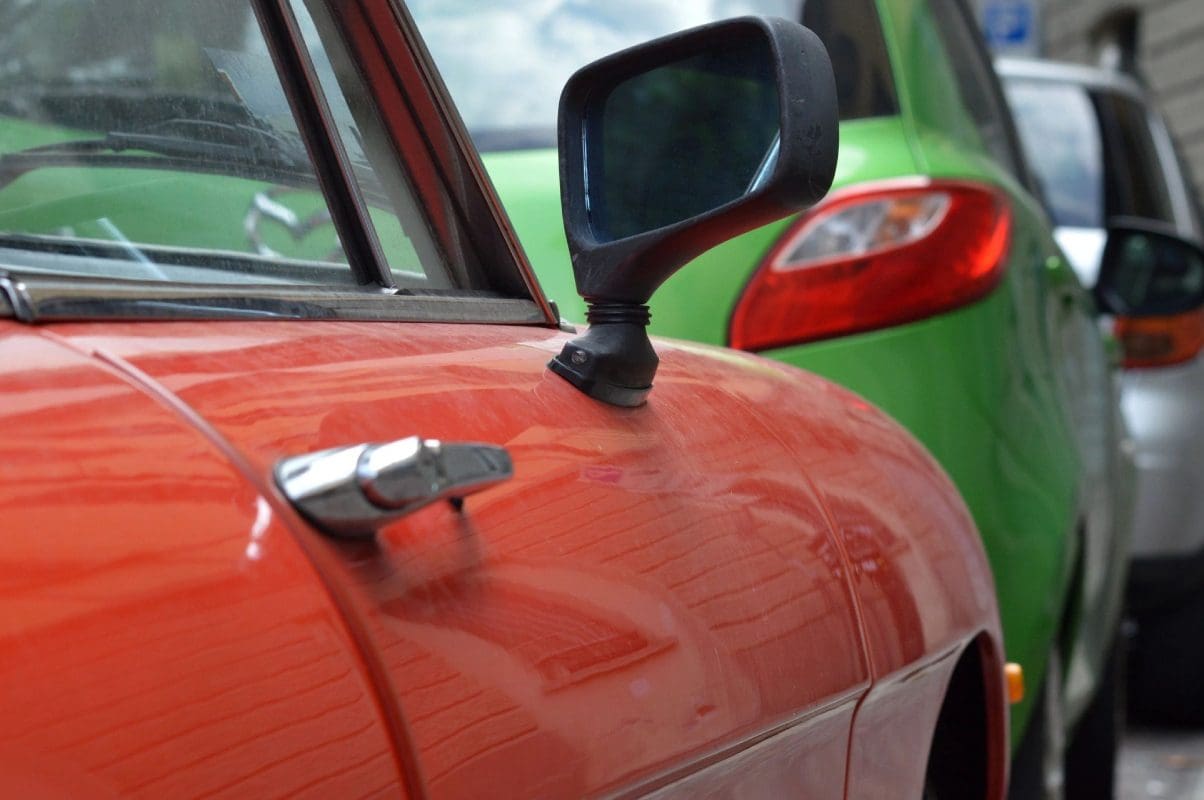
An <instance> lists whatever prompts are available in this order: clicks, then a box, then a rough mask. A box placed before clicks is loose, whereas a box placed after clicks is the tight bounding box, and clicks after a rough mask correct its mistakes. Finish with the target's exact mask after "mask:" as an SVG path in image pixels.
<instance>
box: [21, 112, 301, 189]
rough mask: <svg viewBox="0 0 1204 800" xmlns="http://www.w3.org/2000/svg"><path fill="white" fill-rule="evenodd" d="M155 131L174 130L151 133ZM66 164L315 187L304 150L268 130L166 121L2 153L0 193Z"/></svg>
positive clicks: (245, 126) (201, 122) (212, 123)
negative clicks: (40, 171)
mask: <svg viewBox="0 0 1204 800" xmlns="http://www.w3.org/2000/svg"><path fill="white" fill-rule="evenodd" d="M160 128H162V129H169V128H170V129H174V131H176V132H156V131H157V129H160ZM194 131H195V132H196V134H193V132H194ZM189 134H193V135H189ZM197 134H200V135H197ZM202 136H207V137H208V138H202ZM131 151H142V152H146V153H155V154H156V155H157V156H158V157H147V156H144V155H132V154H129V153H130V152H131ZM71 166H99V167H126V168H135V169H166V170H180V171H183V172H202V173H209V174H217V175H229V176H231V177H239V178H249V179H252V180H266V181H276V182H287V183H290V184H300V185H303V186H307V187H311V186H316V185H317V177H316V176H315V175H314V171H313V168H312V167H311V166H310V164H309V161H308V160H307V159H306V157H305V155H304V151H303V150H297V149H295V148H292V147H290V146H289V144H288V143H287V142H286V141H285V140H284V139H283V137H281V136H279V135H278V134H276V133H275V132H273V131H270V130H265V129H262V128H256V127H252V126H250V125H239V124H227V123H220V122H209V121H206V120H170V121H168V122H165V123H160V124H159V125H156V126H155V128H154V129H152V130H151V131H133V132H125V131H114V132H110V133H108V134H106V135H105V136H103V137H100V138H97V139H79V140H72V141H67V142H57V143H54V144H47V145H40V146H38V147H31V148H28V149H26V150H19V151H17V152H14V153H5V154H2V155H0V189H3V188H4V187H6V186H8V185H9V184H11V183H12V182H13V181H15V180H17V179H18V178H20V177H21V176H23V175H25V174H26V173H29V172H32V171H33V170H37V169H44V168H47V167H71Z"/></svg>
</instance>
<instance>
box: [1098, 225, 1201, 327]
mask: <svg viewBox="0 0 1204 800" xmlns="http://www.w3.org/2000/svg"><path fill="white" fill-rule="evenodd" d="M1100 276H1101V277H1100V285H1099V287H1097V290H1096V291H1097V293H1098V294H1099V295H1100V296H1101V297H1102V299H1103V301H1104V305H1105V307H1106V308H1109V309H1110V310H1112V311H1115V312H1117V313H1120V314H1125V315H1132V316H1153V315H1163V314H1178V313H1182V312H1184V311H1188V310H1191V309H1193V308H1198V307H1199V306H1200V304H1201V302H1202V301H1204V251H1201V250H1200V249H1199V248H1198V247H1196V246H1194V245H1191V244H1189V243H1187V242H1186V241H1184V240H1182V239H1179V238H1177V237H1175V236H1168V235H1162V234H1158V233H1151V232H1148V231H1130V230H1118V231H1113V233H1112V234H1111V238H1110V240H1109V242H1108V248H1107V250H1106V251H1105V253H1104V262H1103V266H1102V269H1101V272H1100Z"/></svg>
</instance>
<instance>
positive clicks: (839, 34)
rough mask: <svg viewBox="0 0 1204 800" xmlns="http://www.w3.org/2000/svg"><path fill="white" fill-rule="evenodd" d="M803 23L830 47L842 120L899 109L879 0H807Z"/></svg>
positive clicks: (885, 114) (804, 5)
mask: <svg viewBox="0 0 1204 800" xmlns="http://www.w3.org/2000/svg"><path fill="white" fill-rule="evenodd" d="M803 24H804V25H806V26H807V27H808V28H810V29H811V30H813V31H814V32H815V35H816V36H818V37H819V39H820V41H821V42H823V43H824V47H826V48H828V56H829V57H830V58H831V59H832V71H833V72H834V73H835V75H836V100H837V103H838V104H839V106H840V118H841V119H842V120H850V119H861V118H864V117H885V116H890V115H891V114H897V113H899V101H898V99H897V98H896V96H895V83H894V79H893V78H892V77H891V69H890V58H889V56H888V55H887V52H886V42H885V40H883V38H882V24H881V22H880V21H879V20H878V10H877V9H876V8H875V7H874V3H873V0H807V1H806V2H805V3H804V4H803Z"/></svg>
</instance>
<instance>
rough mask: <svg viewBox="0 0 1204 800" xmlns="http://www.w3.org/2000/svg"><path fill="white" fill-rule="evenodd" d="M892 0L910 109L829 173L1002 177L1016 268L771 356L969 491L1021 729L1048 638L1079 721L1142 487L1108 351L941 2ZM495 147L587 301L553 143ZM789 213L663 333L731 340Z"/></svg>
mask: <svg viewBox="0 0 1204 800" xmlns="http://www.w3.org/2000/svg"><path fill="white" fill-rule="evenodd" d="M878 6H879V12H880V17H881V20H882V25H883V29H884V33H885V38H886V43H887V47H888V51H889V53H890V58H891V61H892V64H893V67H894V77H895V81H896V86H895V88H896V92H897V95H898V101H899V107H900V114H899V115H898V116H894V117H878V118H870V119H859V120H853V121H849V122H845V123H842V125H841V131H840V136H841V152H840V161H839V164H838V167H837V174H836V181H835V184H834V187H833V190H834V191H837V190H840V189H841V188H845V187H850V186H855V185H857V184H864V183H867V182H876V181H882V180H890V179H897V178H900V177H912V176H925V177H929V178H950V179H957V180H961V181H975V182H980V183H987V184H993V185H995V186H998V187H1001V188H1002V189H1003V190H1004V191H1005V192H1006V194H1007V195H1008V196H1009V198H1010V200H1011V206H1012V214H1013V232H1012V240H1011V244H1010V251H1009V255H1008V263H1007V267H1006V272H1005V276H1004V278H1003V280H1002V282H1001V283H1000V285H999V286H997V287H996V288H995V289H994V290H993V291H991V292H990V294H988V295H987V296H986V297H985V298H983V299H981V300H978V301H976V302H974V303H972V304H970V305H967V306H964V307H961V308H958V309H955V310H953V311H948V312H943V313H940V314H938V315H935V316H932V317H929V318H927V319H923V320H920V321H917V322H912V323H908V324H903V325H897V326H894V327H890V328H885V329H880V330H876V331H871V332H868V333H860V334H855V335H850V336H845V337H841V338H836V339H830V340H827V341H821V342H813V343H808V344H802V345H798V346H792V347H783V348H779V349H774V350H769V351H766V352H764V353H763V355H767V356H769V357H772V358H776V359H778V360H781V361H783V362H786V363H789V364H792V365H795V366H798V367H802V368H805V369H808V370H811V371H813V372H816V373H818V374H820V375H823V376H825V377H827V378H829V379H832V380H834V381H836V382H838V383H841V384H843V385H844V386H846V387H848V388H850V389H852V390H854V391H856V392H858V393H860V394H861V395H862V396H864V397H865V398H867V399H868V400H870V401H872V402H873V403H875V404H877V405H878V406H880V407H881V408H883V409H884V410H886V411H887V412H888V413H890V414H891V415H893V416H894V417H895V418H896V419H898V420H899V421H900V422H901V423H902V424H903V425H905V426H906V427H907V428H908V429H909V430H911V432H912V433H913V434H915V435H916V436H917V437H918V438H919V439H920V440H921V441H923V442H924V444H925V445H926V446H927V447H928V448H929V449H930V450H931V452H932V453H933V455H934V456H935V457H936V458H937V460H938V461H940V462H941V464H942V465H943V466H944V468H945V469H946V471H947V472H948V473H949V475H950V476H951V477H952V478H953V480H954V482H955V483H956V484H957V486H958V488H959V489H960V490H961V492H962V494H963V496H964V498H965V500H966V502H967V505H968V506H969V507H970V509H971V511H972V512H973V514H974V518H975V521H976V522H977V524H978V527H979V530H980V531H981V534H982V537H983V541H984V545H985V548H986V551H987V554H988V556H989V558H990V560H991V564H992V567H993V570H994V574H995V581H996V587H997V591H998V595H999V601H1000V611H1001V615H1002V620H1003V628H1004V637H1005V643H1006V646H1007V651H1008V653H1007V655H1008V658H1009V660H1011V661H1015V662H1018V663H1020V664H1021V665H1022V666H1023V668H1024V673H1025V675H1026V676H1027V680H1028V685H1029V691H1028V692H1027V695H1026V697H1025V699H1024V700H1023V701H1022V702H1021V703H1020V704H1018V705H1017V706H1015V707H1014V710H1013V721H1012V738H1013V742H1014V743H1015V742H1018V741H1019V739H1020V738H1021V736H1022V735H1023V732H1024V730H1025V728H1026V725H1027V721H1028V717H1029V714H1030V711H1031V709H1032V706H1033V702H1034V700H1035V698H1036V697H1037V695H1038V691H1037V689H1038V688H1039V686H1040V681H1041V676H1043V675H1044V674H1045V671H1046V666H1047V659H1048V656H1049V654H1050V652H1051V649H1052V648H1053V647H1054V646H1055V645H1057V646H1058V647H1059V649H1060V652H1062V653H1063V654H1064V655H1063V659H1062V660H1063V662H1064V663H1065V666H1064V670H1065V675H1066V676H1067V678H1066V681H1065V684H1066V685H1065V688H1064V694H1065V699H1066V715H1067V717H1068V719H1069V720H1071V721H1073V720H1074V719H1076V718H1077V716H1078V715H1079V714H1080V713H1081V712H1082V710H1083V709H1084V708H1085V707H1086V705H1087V703H1088V702H1089V700H1090V698H1091V697H1092V695H1093V694H1094V691H1095V689H1096V687H1097V685H1098V683H1099V681H1100V677H1101V673H1102V671H1103V666H1104V662H1105V660H1106V658H1107V656H1108V655H1109V653H1110V652H1111V650H1110V648H1111V645H1112V640H1113V637H1114V635H1115V632H1116V630H1117V624H1118V620H1119V614H1120V603H1121V587H1122V585H1123V578H1124V574H1123V570H1124V563H1125V558H1124V553H1125V551H1126V550H1127V541H1128V539H1127V537H1128V530H1127V523H1126V519H1127V514H1128V511H1127V508H1128V505H1129V502H1128V500H1127V499H1126V498H1125V497H1124V496H1123V494H1124V493H1123V491H1117V490H1116V488H1115V487H1118V486H1125V485H1128V484H1127V483H1126V481H1125V473H1126V470H1127V467H1126V465H1125V463H1124V461H1123V459H1122V458H1120V457H1119V448H1118V447H1117V446H1116V443H1117V442H1118V441H1119V440H1120V438H1121V435H1122V431H1121V428H1120V425H1121V423H1120V421H1119V417H1118V415H1117V412H1116V403H1115V398H1114V395H1113V391H1114V386H1113V383H1112V378H1111V362H1110V356H1109V355H1108V354H1107V353H1106V352H1105V348H1104V345H1103V343H1102V342H1101V340H1100V338H1099V336H1098V334H1097V332H1096V327H1095V320H1094V316H1093V315H1094V310H1093V304H1092V301H1091V299H1090V297H1089V296H1088V294H1087V293H1086V292H1085V291H1084V290H1083V289H1082V288H1081V287H1080V286H1079V285H1078V284H1077V282H1076V281H1075V279H1074V277H1073V274H1071V273H1070V270H1069V267H1068V265H1067V264H1066V262H1065V260H1064V258H1063V256H1062V255H1061V253H1060V251H1059V250H1058V249H1057V246H1056V244H1055V243H1054V241H1053V238H1052V235H1051V228H1050V223H1049V222H1048V220H1047V218H1046V216H1045V214H1044V211H1043V210H1042V209H1041V207H1040V206H1039V204H1038V203H1036V201H1034V200H1033V199H1032V197H1031V195H1030V194H1029V193H1028V192H1027V191H1026V190H1025V189H1024V187H1022V186H1021V185H1020V184H1019V183H1017V181H1016V180H1015V179H1014V178H1013V177H1012V176H1011V175H1010V174H1009V173H1008V171H1007V170H1006V169H1004V168H1003V167H1002V166H1000V165H999V164H997V163H996V162H995V161H993V160H992V159H991V158H990V157H989V156H988V155H987V152H986V150H985V148H984V147H983V145H982V143H981V140H980V138H979V134H978V132H977V130H976V128H975V127H974V125H973V123H972V121H971V120H970V119H969V118H968V116H967V114H966V112H965V111H964V109H963V106H962V102H961V100H960V98H959V95H958V92H957V86H956V83H955V77H954V75H953V73H952V67H951V66H950V65H949V64H948V63H947V61H946V60H945V59H943V58H936V57H933V55H934V53H940V52H942V45H941V42H940V40H939V38H937V33H936V31H935V29H934V24H933V20H932V19H931V16H930V12H929V10H928V7H927V5H926V4H925V3H924V2H923V1H922V0H878ZM485 162H486V166H487V168H488V170H489V172H490V175H491V177H492V179H493V181H494V183H495V185H496V186H497V189H498V191H499V194H500V195H501V197H502V200H503V203H504V204H505V206H506V208H507V210H508V212H509V213H510V215H511V219H512V221H513V223H514V225H515V228H516V230H517V232H518V234H519V238H520V240H521V241H522V243H523V245H524V247H525V249H526V250H527V253H528V255H529V257H530V258H531V261H532V263H533V265H534V267H535V270H536V273H537V275H538V276H539V278H540V281H541V283H542V285H543V288H544V290H545V291H546V292H547V293H548V295H549V296H550V297H551V298H553V299H554V300H555V301H557V303H558V305H559V308H560V310H561V313H562V315H563V316H564V317H565V318H566V319H568V320H571V321H580V320H582V319H583V318H584V311H585V309H584V305H583V303H582V302H581V300H580V298H579V297H578V296H577V293H576V289H575V287H574V284H573V276H572V270H571V269H570V267H569V255H568V249H567V245H566V243H565V238H564V232H563V228H562V225H561V217H560V197H559V191H558V186H559V177H558V172H557V170H558V163H557V156H556V152H555V151H554V150H549V149H543V150H522V151H510V152H496V153H489V154H487V155H486V158H485ZM790 222H791V221H786V222H781V223H776V224H774V225H770V226H767V227H765V228H762V229H759V230H756V231H753V232H751V233H749V234H746V235H745V236H742V237H740V238H738V239H735V240H733V241H730V242H728V243H726V244H724V245H721V246H720V247H717V248H715V249H714V250H712V251H710V252H708V253H706V254H705V255H703V256H701V257H700V258H698V259H697V260H696V261H694V262H693V263H691V264H690V265H688V266H687V267H686V268H684V269H682V270H681V271H680V272H678V273H677V274H676V275H675V276H674V277H673V278H671V279H670V280H669V281H668V282H667V283H666V284H665V286H664V287H663V288H662V289H661V290H660V291H659V292H658V293H657V296H656V298H655V300H654V303H653V306H652V330H653V332H654V333H657V334H660V335H662V336H670V337H676V338H681V339H689V340H695V341H700V342H706V343H710V344H720V345H722V344H727V343H728V328H729V323H730V319H731V314H732V310H733V308H734V307H735V305H736V303H737V300H738V299H739V297H740V294H741V292H742V291H743V289H744V288H745V286H746V285H747V284H748V282H749V280H750V278H751V277H752V275H753V273H754V271H755V270H756V268H757V267H758V266H759V264H760V263H761V261H762V259H763V258H764V257H765V256H766V254H767V253H768V252H769V250H770V249H771V247H772V246H773V245H774V243H776V242H777V241H778V240H779V238H780V237H781V236H782V235H783V234H784V232H785V231H786V230H787V229H788V228H789V226H790ZM939 268H940V265H939V264H933V269H939ZM817 302H822V297H820V298H817Z"/></svg>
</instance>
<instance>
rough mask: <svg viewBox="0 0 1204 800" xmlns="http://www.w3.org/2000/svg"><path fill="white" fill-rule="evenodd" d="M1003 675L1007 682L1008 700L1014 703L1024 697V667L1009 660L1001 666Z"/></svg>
mask: <svg viewBox="0 0 1204 800" xmlns="http://www.w3.org/2000/svg"><path fill="white" fill-rule="evenodd" d="M1003 675H1004V677H1005V678H1007V682H1008V702H1009V703H1011V704H1012V705H1016V704H1017V703H1019V702H1020V701H1021V700H1023V699H1024V667H1022V666H1020V665H1019V664H1017V663H1015V662H1012V661H1009V662H1008V663H1007V664H1004V666H1003Z"/></svg>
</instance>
